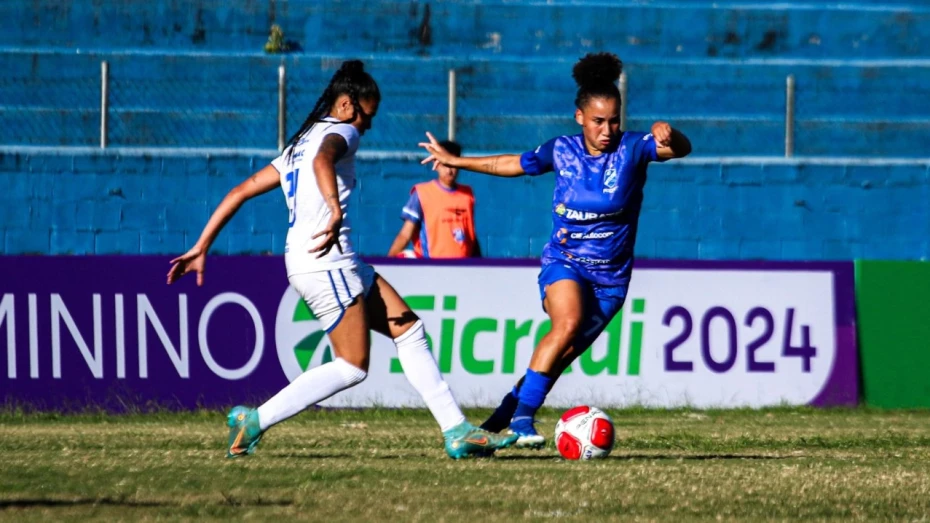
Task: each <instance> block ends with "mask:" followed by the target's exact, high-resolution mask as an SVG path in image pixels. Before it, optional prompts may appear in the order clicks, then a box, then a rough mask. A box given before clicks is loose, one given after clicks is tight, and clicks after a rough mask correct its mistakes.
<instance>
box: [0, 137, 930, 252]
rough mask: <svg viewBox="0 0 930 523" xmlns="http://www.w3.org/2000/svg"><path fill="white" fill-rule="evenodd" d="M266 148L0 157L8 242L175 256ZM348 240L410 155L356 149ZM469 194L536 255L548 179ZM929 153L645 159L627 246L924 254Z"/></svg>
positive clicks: (486, 227)
mask: <svg viewBox="0 0 930 523" xmlns="http://www.w3.org/2000/svg"><path fill="white" fill-rule="evenodd" d="M270 158H271V154H268V155H256V156H242V155H235V154H227V155H210V156H208V155H204V154H184V155H178V154H174V155H144V154H126V153H117V152H100V153H95V152H86V151H83V152H80V153H75V154H68V153H67V152H65V151H62V153H61V154H47V153H40V154H33V153H31V152H29V151H19V152H13V150H11V149H7V152H5V153H3V154H2V155H0V186H2V187H5V188H7V190H6V191H4V192H3V194H2V196H0V233H2V237H3V253H4V254H19V253H43V254H44V253H50V254H116V253H123V254H137V253H141V254H165V255H171V254H177V253H180V252H183V251H185V250H186V249H187V248H189V247H190V246H191V245H192V244H193V243H194V241H196V238H197V236H198V235H199V233H200V230H201V228H202V227H203V225H204V224H205V223H206V220H207V218H208V216H209V213H210V212H211V211H212V209H213V208H214V207H215V206H216V204H218V203H219V201H220V200H221V199H222V197H223V196H224V195H225V193H226V191H228V190H229V189H230V188H231V187H232V186H233V185H235V184H237V183H239V182H240V181H241V180H243V179H244V178H245V177H246V176H248V175H249V174H250V173H251V172H253V171H256V170H258V169H259V168H261V167H263V166H264V165H266V164H267V162H268V161H269V159H270ZM359 173H360V178H359V179H360V182H359V186H358V189H357V191H356V193H355V195H354V196H353V197H354V198H355V201H354V202H353V203H352V206H353V210H352V212H353V214H352V215H353V218H354V221H355V223H354V225H355V230H354V240H355V242H356V245H357V248H358V249H360V251H361V252H362V253H363V254H367V255H383V254H384V253H385V252H386V251H387V249H388V247H389V245H390V242H391V240H392V239H393V237H394V235H395V234H396V233H397V231H398V229H399V227H400V225H401V221H400V219H399V211H400V208H401V206H402V205H403V203H404V202H405V200H406V196H407V194H408V191H409V188H410V186H411V185H412V184H414V183H417V182H420V181H423V180H425V179H428V178H429V177H430V174H431V173H430V171H428V170H427V169H426V168H424V167H422V166H420V165H419V164H418V162H417V161H416V159H415V158H410V159H383V160H377V159H366V160H360V162H359ZM462 178H463V181H464V183H467V184H470V185H471V186H472V187H473V188H474V190H475V194H476V198H477V226H478V232H479V235H480V238H481V240H482V242H483V244H484V247H485V251H486V253H487V255H489V256H495V257H497V256H506V257H531V256H538V255H539V252H540V250H541V249H542V246H543V244H544V243H545V241H546V239H547V235H548V233H549V227H550V222H549V209H550V205H551V191H552V179H551V178H550V177H541V178H518V179H497V178H492V177H486V176H481V175H475V174H467V173H466V174H463V176H462ZM928 201H930V161H925V162H882V163H879V164H878V165H869V164H868V163H867V162H853V163H849V162H845V163H844V162H842V161H815V162H813V163H811V162H803V161H802V162H798V161H783V160H752V159H748V160H726V161H720V160H708V161H701V160H694V161H687V160H685V161H679V162H670V163H668V164H665V165H653V166H652V167H650V170H649V182H648V184H647V187H646V199H645V202H644V209H643V213H642V218H641V221H640V232H639V238H638V240H637V253H638V255H639V256H642V257H655V258H702V259H786V260H795V259H805V260H821V259H828V260H829V259H851V258H859V257H865V258H890V259H919V258H924V259H926V258H928V257H930V207H928V205H927V202H928ZM286 221H287V211H286V207H285V205H284V201H283V198H282V196H281V194H279V193H277V192H273V193H270V194H267V195H264V196H262V197H259V198H257V199H255V200H253V201H251V202H249V203H248V204H247V205H246V206H245V207H244V208H243V209H242V210H241V212H240V213H239V215H238V216H236V218H234V219H233V220H232V221H231V222H230V223H229V225H228V226H227V227H226V230H225V231H224V232H223V234H222V235H221V236H220V237H219V238H218V240H217V242H216V244H215V247H214V252H215V253H218V254H237V253H274V254H280V253H281V252H282V250H283V246H284V236H285V234H286V232H287V226H286Z"/></svg>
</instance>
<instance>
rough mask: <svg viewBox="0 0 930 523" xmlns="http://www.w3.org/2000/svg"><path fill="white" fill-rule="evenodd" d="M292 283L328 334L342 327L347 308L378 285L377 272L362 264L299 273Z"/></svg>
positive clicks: (290, 279)
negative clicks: (376, 282)
mask: <svg viewBox="0 0 930 523" xmlns="http://www.w3.org/2000/svg"><path fill="white" fill-rule="evenodd" d="M288 281H290V283H291V287H293V288H294V290H296V291H297V294H300V297H301V298H303V299H304V301H305V302H306V303H307V306H308V307H310V310H311V311H313V315H314V316H316V317H317V319H318V320H320V324H321V325H322V327H323V328H324V329H325V330H326V332H330V331H332V330H333V329H335V328H336V325H339V321H340V320H341V319H342V315H343V314H345V311H346V307H348V306H349V305H351V304H352V302H353V301H354V300H355V298H358V297H359V296H368V291H369V290H370V289H371V286H372V284H374V282H375V270H374V268H372V266H371V265H368V264H367V263H365V262H362V261H359V262H358V264H357V265H356V266H355V267H346V268H345V269H334V270H331V271H319V272H306V273H303V274H295V275H293V276H291V277H290V278H288Z"/></svg>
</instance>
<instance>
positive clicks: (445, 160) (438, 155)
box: [417, 131, 455, 171]
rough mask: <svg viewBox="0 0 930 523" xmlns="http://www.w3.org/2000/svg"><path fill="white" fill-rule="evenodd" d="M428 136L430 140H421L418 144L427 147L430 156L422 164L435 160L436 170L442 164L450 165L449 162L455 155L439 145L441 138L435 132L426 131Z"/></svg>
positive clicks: (434, 168)
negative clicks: (437, 137)
mask: <svg viewBox="0 0 930 523" xmlns="http://www.w3.org/2000/svg"><path fill="white" fill-rule="evenodd" d="M426 137H427V138H429V142H420V143H419V144H417V145H419V146H420V147H422V148H424V149H426V152H428V153H429V156H427V157H426V159H424V160H423V161H422V162H420V164H421V165H426V164H428V163H430V162H433V170H434V171H435V170H436V168H437V167H439V165H440V164H441V165H450V164H449V162H451V161H452V159H453V158H455V157H454V156H452V155H451V154H449V151H447V150H445V148H443V146H441V145H439V140H437V139H436V137H435V136H433V134H432V133H430V132H429V131H427V132H426Z"/></svg>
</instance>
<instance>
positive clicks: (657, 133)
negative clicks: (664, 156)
mask: <svg viewBox="0 0 930 523" xmlns="http://www.w3.org/2000/svg"><path fill="white" fill-rule="evenodd" d="M651 132H652V137H653V138H654V139H655V141H656V143H657V144H659V145H660V146H662V147H668V146H669V145H671V144H672V126H671V125H669V124H668V122H656V123H654V124H652V131H651Z"/></svg>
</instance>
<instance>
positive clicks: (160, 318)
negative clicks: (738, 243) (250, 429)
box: [0, 256, 859, 411]
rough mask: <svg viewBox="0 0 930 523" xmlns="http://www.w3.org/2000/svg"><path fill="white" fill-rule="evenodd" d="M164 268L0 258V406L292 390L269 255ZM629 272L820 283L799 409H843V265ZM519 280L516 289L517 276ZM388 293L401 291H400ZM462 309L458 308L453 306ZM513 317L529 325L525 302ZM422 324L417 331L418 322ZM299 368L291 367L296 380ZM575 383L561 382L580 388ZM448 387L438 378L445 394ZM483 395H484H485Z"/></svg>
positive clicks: (195, 402)
mask: <svg viewBox="0 0 930 523" xmlns="http://www.w3.org/2000/svg"><path fill="white" fill-rule="evenodd" d="M369 261H371V262H372V263H373V264H374V265H375V266H376V267H377V268H379V270H381V271H382V272H383V273H384V274H390V275H392V276H390V277H389V279H390V280H391V281H397V280H400V281H402V282H403V281H404V279H405V276H403V275H402V274H401V273H399V272H398V271H401V272H403V271H406V272H403V274H410V275H411V276H410V278H412V279H411V280H410V281H417V278H418V276H417V274H418V272H417V271H422V272H423V273H430V274H434V275H435V274H439V275H440V276H442V275H446V276H447V277H448V276H451V275H453V274H455V273H456V272H457V271H461V270H464V269H468V270H472V271H474V270H478V271H485V272H487V273H489V274H490V273H491V272H495V273H501V272H502V271H507V270H520V271H523V272H526V271H528V270H531V268H532V267H533V266H535V265H536V264H537V263H538V262H535V261H533V260H478V261H453V262H427V261H420V260H417V261H414V260H398V259H373V260H369ZM168 267H169V264H168V258H167V257H136V256H127V257H107V256H100V257H0V274H2V276H0V353H2V355H0V362H3V363H0V369H2V370H0V391H2V397H3V399H4V401H5V402H6V404H7V405H14V406H22V407H26V408H35V409H59V410H81V409H86V408H91V409H98V408H100V409H106V410H109V411H126V410H137V409H142V410H146V409H153V408H169V409H177V408H182V409H191V408H198V407H205V408H222V407H228V406H230V405H234V404H239V403H247V404H255V403H256V402H260V401H262V400H264V399H267V398H268V397H270V396H271V395H273V394H274V393H275V392H277V391H278V390H280V389H281V388H282V387H284V386H285V385H287V384H288V382H289V379H293V372H291V371H289V370H288V368H287V365H286V364H285V363H284V362H283V360H282V359H281V356H280V355H281V350H280V347H278V348H276V343H277V344H278V345H280V343H278V342H280V340H281V338H280V337H277V338H276V336H279V335H280V334H278V335H276V331H280V328H279V327H278V326H277V324H278V323H280V322H281V318H282V317H287V314H285V315H284V316H282V312H281V311H282V310H284V309H285V308H286V307H284V305H283V304H284V302H285V300H284V299H283V298H282V296H285V297H286V296H287V293H288V283H287V278H286V275H285V269H284V263H283V260H282V259H281V258H278V257H213V258H210V259H209V260H208V262H207V271H206V274H205V283H204V285H203V286H202V287H197V286H196V284H195V281H194V278H193V277H190V276H188V277H186V278H184V279H182V280H181V281H180V282H178V283H176V284H175V285H172V286H168V285H166V283H165V280H166V274H167V271H168ZM637 270H638V271H639V270H643V273H644V274H645V273H647V272H648V271H649V270H653V271H657V272H655V274H656V275H666V276H667V275H668V274H673V273H674V272H675V271H679V272H682V274H695V272H694V271H700V272H702V273H708V274H710V273H720V274H723V275H724V276H725V275H726V274H729V273H731V272H733V273H737V272H739V273H747V274H748V273H751V274H754V275H757V276H758V275H761V277H763V278H765V277H767V275H777V274H780V273H795V272H811V271H813V272H816V273H818V274H828V275H832V280H830V281H832V296H831V297H829V299H828V300H827V301H826V302H825V303H831V304H832V307H833V311H832V314H830V315H828V316H825V317H829V318H830V320H829V321H832V322H833V323H834V325H833V326H832V333H829V332H825V333H823V334H820V335H821V336H823V335H829V336H828V337H829V338H830V342H831V347H835V350H834V351H833V353H832V354H831V359H830V361H829V364H828V366H829V369H826V370H824V379H823V380H822V383H821V382H818V384H817V385H816V386H817V388H818V389H819V392H817V393H816V394H814V395H811V396H810V399H808V400H804V401H806V402H808V403H810V404H814V405H822V406H825V405H854V404H856V403H857V401H858V395H859V390H858V360H857V350H856V339H855V307H854V303H853V265H852V263H787V262H664V261H650V260H646V261H640V262H638V263H637ZM395 274H401V276H399V277H398V276H393V275H395ZM504 276H506V274H504ZM395 278H397V280H395ZM521 278H522V279H526V278H524V276H523V275H522V273H521ZM643 279H644V280H648V278H646V277H644V278H643ZM634 280H636V277H634ZM404 285H407V286H408V287H410V286H415V285H416V283H409V284H408V283H405V284H404ZM395 286H397V287H398V289H399V290H400V291H401V293H402V294H403V292H404V289H405V287H403V286H400V285H397V283H395ZM521 289H523V287H521ZM499 290H500V289H497V291H499ZM750 291H751V290H750ZM437 292H439V291H437ZM475 292H480V290H476V291H475ZM521 292H522V290H521ZM644 292H645V291H644ZM682 292H686V291H682ZM530 294H531V293H530ZM537 296H538V295H537ZM527 299H529V300H536V299H538V298H534V297H533V296H528V297H527ZM650 299H653V298H650ZM734 299H735V298H734ZM463 302H464V300H463V298H462V297H460V298H459V303H463ZM653 302H655V300H654V299H653ZM735 306H736V305H734V307H735ZM463 308H464V306H463V305H460V310H461V309H463ZM527 308H533V309H534V310H533V313H534V314H536V313H537V308H538V302H536V303H535V305H533V306H532V307H527ZM718 309H719V307H718ZM734 310H735V309H734ZM792 311H793V309H792ZM285 312H286V313H288V311H285ZM731 316H732V315H731ZM737 316H738V314H737ZM713 319H715V318H714V317H713V316H712V317H710V319H709V320H707V321H708V322H710V320H713ZM437 321H438V320H437ZM689 321H690V320H689ZM739 321H742V320H741V318H739ZM789 321H790V320H789ZM667 323H671V322H667ZM718 323H719V321H718ZM427 326H428V330H429V329H430V324H429V322H427ZM670 328H671V327H670ZM708 328H709V329H715V328H717V327H713V326H711V327H708ZM804 328H805V329H806V328H807V327H804ZM827 330H829V329H820V331H827ZM804 336H807V334H806V333H805V334H804ZM706 337H707V336H705V338H706ZM793 340H797V335H794V334H791V333H788V334H787V341H785V345H786V346H790V344H791V343H794V342H795V341H793ZM472 341H474V340H472ZM805 344H808V343H807V342H806V341H805ZM380 350H381V349H380V348H379V346H375V347H374V348H373V352H374V351H380ZM672 350H674V348H673V349H672ZM672 350H669V349H668V345H666V349H665V354H666V355H667V356H668V355H671V354H673V352H672ZM708 350H709V349H708ZM715 350H717V349H715ZM660 352H661V351H660ZM679 354H681V353H679ZM713 358H718V359H719V355H718V356H714V355H711V360H713ZM375 359H376V358H374V357H373V363H372V366H374V365H375V362H374V360H375ZM314 361H317V360H314ZM307 364H308V362H306V361H304V363H303V365H304V366H303V367H301V369H302V368H306V365H307ZM792 364H793V362H792ZM646 365H648V362H645V363H644V366H646ZM385 366H386V365H385ZM637 366H638V364H637ZM629 370H630V369H628V371H629ZM297 372H300V369H298V370H297ZM392 372H393V371H392ZM628 373H629V372H628ZM580 374H581V373H575V376H573V378H572V379H583V378H584V376H580ZM372 376H373V374H372ZM502 379H503V380H505V381H506V380H511V379H512V377H511V376H504V377H503V378H502ZM369 382H372V386H377V383H378V382H377V380H375V381H372V380H371V379H370V380H369ZM470 382H471V383H480V381H478V382H476V381H475V380H470ZM508 382H509V381H508ZM456 383H458V382H456V381H455V380H454V379H450V385H452V387H453V390H455V391H456V392H457V393H458V389H457V388H456V387H457V385H456ZM463 383H464V382H463ZM571 383H580V382H577V381H571ZM815 392H816V391H815ZM496 394H497V391H493V392H492V393H491V394H489V395H488V397H495V396H496ZM477 404H480V402H478V403H477ZM750 404H751V403H750Z"/></svg>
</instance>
